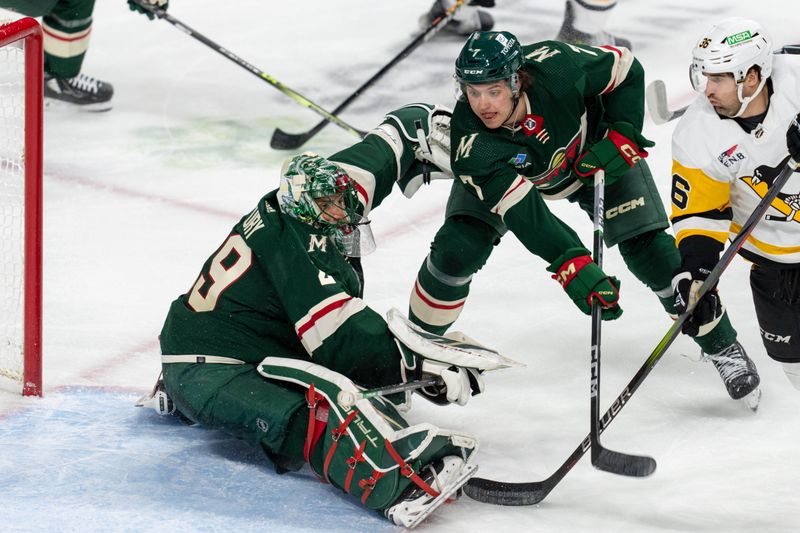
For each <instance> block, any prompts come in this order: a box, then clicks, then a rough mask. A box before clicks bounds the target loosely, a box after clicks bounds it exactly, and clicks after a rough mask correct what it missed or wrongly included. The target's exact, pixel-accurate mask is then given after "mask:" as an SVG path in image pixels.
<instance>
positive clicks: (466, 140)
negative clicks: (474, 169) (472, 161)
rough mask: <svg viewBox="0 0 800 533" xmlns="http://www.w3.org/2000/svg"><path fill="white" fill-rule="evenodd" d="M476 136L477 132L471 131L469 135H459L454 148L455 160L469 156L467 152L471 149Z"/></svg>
mask: <svg viewBox="0 0 800 533" xmlns="http://www.w3.org/2000/svg"><path fill="white" fill-rule="evenodd" d="M477 136H478V134H477V133H473V134H472V135H470V136H465V137H461V139H460V140H459V141H458V148H456V158H455V159H456V161H458V160H459V159H461V158H462V157H463V158H464V159H466V158H468V157H469V153H470V152H471V151H472V143H474V142H475V138H476V137H477Z"/></svg>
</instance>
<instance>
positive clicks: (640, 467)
mask: <svg viewBox="0 0 800 533" xmlns="http://www.w3.org/2000/svg"><path fill="white" fill-rule="evenodd" d="M604 204H605V171H603V170H598V171H597V172H595V175H594V213H593V216H592V218H593V220H594V234H593V236H592V256H593V257H594V262H595V264H597V266H598V267H600V268H603V248H604V240H603V229H604V227H605V216H604V214H605V208H604ZM602 313H603V310H602V307H601V304H600V301H599V300H598V299H596V298H595V299H594V301H593V302H592V349H591V354H592V355H591V362H592V364H591V368H592V371H591V377H592V379H591V385H590V387H589V392H590V417H589V442H590V444H591V447H592V465H593V466H594V467H595V468H597V469H598V470H603V471H605V472H610V473H612V474H619V475H622V476H635V477H643V476H649V475H650V474H652V473H653V472H654V471H655V469H656V461H655V459H653V458H652V457H645V456H640V455H631V454H626V453H621V452H615V451H613V450H609V449H607V448H605V447H604V446H603V445H602V444H601V443H600V426H601V424H602V420H601V419H600V389H601V387H600V375H601V373H600V369H601V364H600V361H601V355H600V353H601V350H600V346H601V338H602V335H601V333H602V326H603V319H602Z"/></svg>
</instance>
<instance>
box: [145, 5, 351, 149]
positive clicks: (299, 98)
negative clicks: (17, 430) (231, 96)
mask: <svg viewBox="0 0 800 533" xmlns="http://www.w3.org/2000/svg"><path fill="white" fill-rule="evenodd" d="M132 1H133V2H134V3H135V4H136V5H138V6H139V7H141V8H142V9H144V10H145V11H148V12H150V13H152V14H153V15H154V16H156V17H158V18H160V19H163V20H166V21H167V22H169V23H170V24H172V25H173V26H175V27H176V28H178V29H179V30H181V31H182V32H183V33H185V34H187V35H188V36H189V37H193V38H195V39H197V40H198V41H200V42H201V43H203V44H204V45H206V46H208V47H209V48H211V49H212V50H214V51H215V52H218V53H219V54H221V55H223V56H225V57H226V58H228V59H230V60H231V61H233V62H234V63H236V64H237V65H239V66H240V67H242V68H243V69H245V70H247V71H248V72H250V73H251V74H253V75H255V76H258V77H259V78H260V79H262V80H264V81H266V82H267V83H269V84H270V85H272V86H273V87H275V88H276V89H278V90H279V91H281V92H282V93H283V94H285V95H286V96H288V97H289V98H291V99H292V100H294V101H295V102H297V103H298V104H300V105H301V106H303V107H307V108H309V109H311V110H312V111H315V112H316V113H318V114H320V115H322V116H323V117H325V121H326V123H327V122H329V121H330V122H333V123H334V124H336V125H337V126H339V127H340V128H342V129H345V130H347V131H348V132H350V133H352V134H353V135H356V136H358V137H364V135H366V132H364V131H361V130H359V129H356V128H354V127H353V126H351V125H350V124H348V123H346V122H345V121H343V120H342V119H340V118H339V117H337V116H336V115H335V114H334V113H331V112H329V111H327V110H325V109H324V108H322V107H320V106H319V105H317V104H315V103H314V102H312V101H311V100H309V99H308V98H306V97H305V96H303V95H302V94H300V93H298V92H297V91H295V90H294V89H292V88H290V87H287V86H286V85H284V84H283V83H281V82H279V81H278V80H276V79H275V78H273V77H272V76H270V75H269V74H267V73H266V72H263V71H261V70H259V69H258V68H256V67H255V66H253V65H251V64H250V63H248V62H247V61H245V60H244V59H242V58H241V57H239V56H237V55H236V54H234V53H233V52H231V51H230V50H228V49H227V48H223V47H222V46H220V45H219V44H217V43H215V42H214V41H212V40H211V39H209V38H208V37H206V36H205V35H203V34H201V33H198V32H197V31H195V30H194V29H192V28H190V27H189V26H187V25H186V24H184V23H183V22H181V21H179V20H178V19H176V18H175V17H173V16H172V15H170V14H169V13H167V12H166V11H164V10H163V9H159V8H157V7H154V6H152V5H150V4H148V3H147V2H146V1H145V0H132Z"/></svg>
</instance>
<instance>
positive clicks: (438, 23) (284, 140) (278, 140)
mask: <svg viewBox="0 0 800 533" xmlns="http://www.w3.org/2000/svg"><path fill="white" fill-rule="evenodd" d="M465 2H466V0H458V1H457V2H456V3H455V4H453V5H452V6H450V8H449V9H448V10H447V11H446V12H445V13H444V14H443V15H441V16H439V17H437V18H435V19H434V20H433V21H432V22H431V24H430V26H428V28H427V29H426V30H425V31H423V32H422V33H421V34H419V35H417V36H416V37H415V38H414V39H413V40H412V41H411V42H410V43H408V45H407V46H406V47H405V48H403V49H402V50H401V51H400V53H398V54H397V55H396V56H394V57H393V58H392V59H391V60H390V61H389V62H388V63H386V64H385V65H384V66H383V67H382V68H381V69H380V70H379V71H378V72H376V73H375V74H374V75H373V76H372V77H371V78H370V79H368V80H367V81H365V82H364V83H363V84H361V87H359V88H358V89H356V90H355V91H354V92H353V93H352V94H351V95H350V96H348V97H347V98H345V100H344V101H343V102H342V103H341V104H339V105H338V106H337V107H336V109H334V110H333V111H332V114H334V115H337V114H339V113H341V112H342V111H344V109H345V108H346V107H347V106H348V105H350V103H352V101H353V100H355V99H356V98H358V96H360V95H361V93H363V92H364V91H365V90H366V89H367V88H368V87H370V86H371V85H372V84H373V83H375V82H376V81H378V80H379V79H380V78H382V77H383V75H384V74H386V72H387V71H388V70H389V69H391V68H392V67H393V66H395V65H396V64H398V63H399V62H400V61H402V60H403V59H405V58H406V57H407V56H409V55H410V54H411V52H413V51H414V50H415V49H416V48H417V47H418V46H420V45H421V44H422V43H424V42H426V41H428V40H430V39H431V38H433V36H434V35H436V34H437V33H438V32H439V30H441V29H442V28H444V27H445V26H446V25H447V24H448V23H449V22H450V20H452V18H453V16H454V15H455V14H456V12H457V11H458V10H459V9H460V8H461V6H463V5H464V3H465ZM328 121H329V120H328V119H327V118H325V119H323V120H322V121H320V122H319V123H318V124H317V125H316V126H314V127H313V128H311V129H310V130H308V131H306V132H303V133H286V132H285V131H283V130H282V129H280V128H275V131H274V132H273V134H272V139H270V142H269V145H270V147H272V148H275V149H276V150H295V149H297V148H300V147H301V146H302V145H304V144H305V143H306V142H308V140H309V139H311V137H313V136H314V135H316V134H317V133H319V132H320V130H322V128H324V127H325V126H327V125H328Z"/></svg>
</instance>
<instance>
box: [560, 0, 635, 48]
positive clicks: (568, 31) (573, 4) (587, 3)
mask: <svg viewBox="0 0 800 533" xmlns="http://www.w3.org/2000/svg"><path fill="white" fill-rule="evenodd" d="M616 6H617V0H567V2H566V7H565V10H564V22H563V23H562V25H561V29H560V30H559V32H558V35H557V36H556V40H558V41H563V42H566V43H572V44H588V45H593V46H596V45H601V44H610V45H614V46H624V47H626V48H629V49H630V48H631V42H630V41H629V40H628V39H624V38H622V37H618V36H616V35H611V34H610V33H608V32H607V31H605V26H606V23H607V22H608V19H609V17H610V16H611V12H612V11H613V9H614V8H615V7H616Z"/></svg>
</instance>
